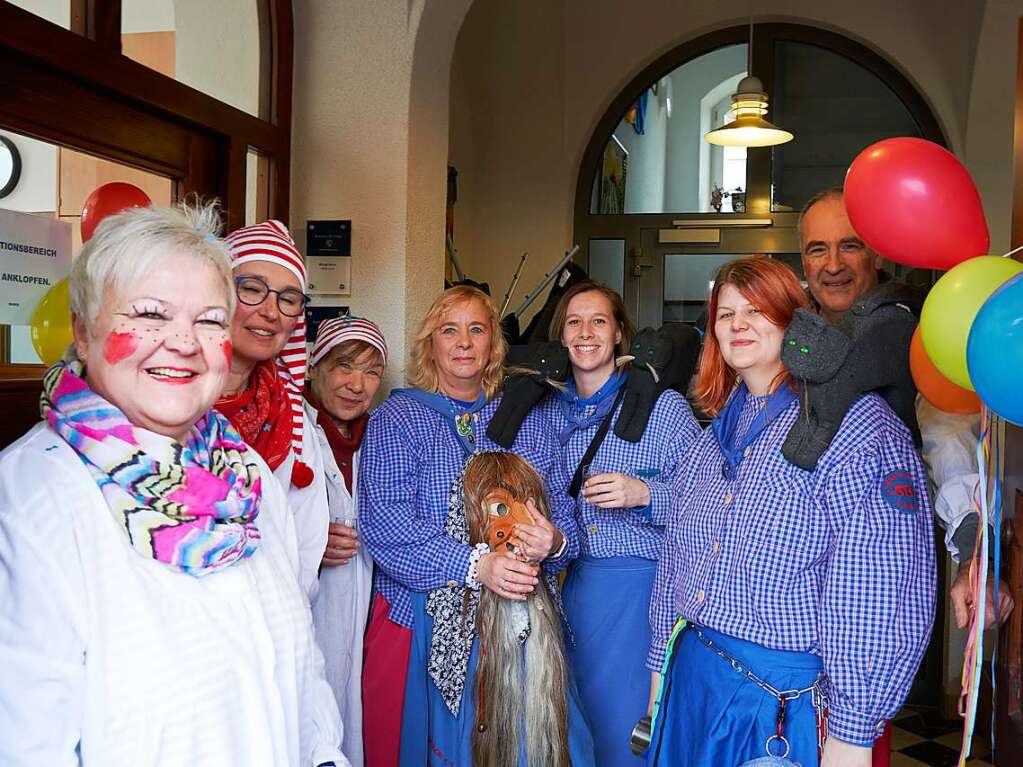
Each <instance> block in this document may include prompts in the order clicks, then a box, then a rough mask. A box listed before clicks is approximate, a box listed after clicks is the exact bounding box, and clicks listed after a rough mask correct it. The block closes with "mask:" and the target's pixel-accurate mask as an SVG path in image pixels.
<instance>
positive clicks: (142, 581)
mask: <svg viewBox="0 0 1023 767" xmlns="http://www.w3.org/2000/svg"><path fill="white" fill-rule="evenodd" d="M218 228H219V219H218V214H217V211H216V209H215V208H213V207H206V208H200V209H190V208H180V209H177V210H164V209H156V208H141V209H132V210H129V211H126V212H123V213H120V214H118V215H115V216H111V217H110V218H108V219H106V220H105V221H103V223H102V224H101V225H100V226H99V227H98V229H97V231H96V233H95V235H94V236H93V237H92V239H90V240H89V241H88V242H87V243H86V245H85V246H84V248H83V249H82V253H81V255H80V256H79V257H78V259H77V260H76V262H75V264H74V267H73V270H72V274H71V279H70V290H71V308H72V318H73V328H74V338H75V343H74V346H73V347H72V348H70V349H69V350H68V353H67V355H66V356H65V359H64V361H62V362H60V363H58V364H57V365H55V366H53V367H52V368H50V370H49V371H48V372H47V374H46V377H45V379H44V385H43V396H42V400H41V408H42V416H43V421H42V422H41V423H39V424H37V425H36V426H35V427H33V428H32V429H31V430H30V431H29V432H28V433H27V434H26V435H25V436H23V437H22V438H21V439H20V440H18V441H17V442H15V443H14V444H13V445H11V446H10V447H8V448H7V449H6V450H5V451H3V453H0V666H2V667H3V669H4V671H3V674H2V675H0V763H2V764H4V765H6V766H7V767H21V766H24V767H29V766H31V767H38V765H58V764H59V765H81V766H82V767H129V766H130V767H178V766H180V767H192V766H193V765H197V764H201V765H207V764H209V765H213V764H238V765H246V767H282V766H285V765H287V766H288V767H308V766H309V765H324V764H334V765H337V767H341V765H347V764H348V762H347V760H346V759H345V758H344V756H343V755H342V753H341V750H340V741H341V732H340V728H339V721H338V712H337V706H336V704H335V703H334V700H333V696H332V695H331V692H330V688H329V687H328V685H327V683H326V681H325V679H324V676H323V661H322V657H321V655H320V652H319V649H318V648H317V646H316V642H315V640H314V637H313V631H312V621H311V616H310V612H309V607H308V603H307V601H306V598H305V595H304V593H303V592H302V589H301V588H300V586H299V582H298V578H297V571H298V552H297V546H296V539H295V529H294V524H293V521H292V519H291V516H290V514H289V513H288V510H287V499H286V498H285V496H284V493H283V491H282V490H281V488H280V487H279V485H278V484H277V482H275V481H274V480H273V479H272V474H271V471H270V468H269V467H268V466H267V464H266V462H265V461H264V460H263V459H262V458H261V457H260V456H259V455H258V454H257V453H256V452H255V451H253V450H251V449H250V448H249V447H248V446H247V445H246V444H245V442H244V441H243V440H242V438H241V436H240V435H239V434H238V432H237V431H236V430H235V429H234V428H233V427H232V426H231V424H230V423H229V422H228V421H227V419H225V418H224V417H223V416H221V415H220V414H218V413H217V412H215V411H213V410H211V407H212V405H213V403H214V401H215V400H216V398H217V396H218V395H219V393H220V391H221V390H222V388H223V385H224V382H225V381H226V379H227V377H228V374H229V366H230V361H231V354H230V351H231V344H230V339H229V330H228V328H229V325H230V319H231V315H232V311H233V309H234V292H233V286H232V284H231V271H230V263H229V256H228V253H227V250H226V248H225V246H224V243H223V241H222V240H220V239H218V238H217V236H216V233H217V230H218Z"/></svg>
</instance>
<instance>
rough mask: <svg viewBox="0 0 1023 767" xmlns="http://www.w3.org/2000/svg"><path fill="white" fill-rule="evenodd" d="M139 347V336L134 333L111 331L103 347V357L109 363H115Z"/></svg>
mask: <svg viewBox="0 0 1023 767" xmlns="http://www.w3.org/2000/svg"><path fill="white" fill-rule="evenodd" d="M138 348H139V337H138V336H137V335H135V334H134V333H118V332H116V331H115V332H113V333H111V334H110V335H108V336H107V341H106V344H105V345H104V347H103V359H105V360H106V361H107V363H108V364H110V365H116V364H117V363H118V362H121V361H123V360H125V359H127V358H128V357H130V356H131V355H133V354H134V353H135V351H136V350H137V349H138Z"/></svg>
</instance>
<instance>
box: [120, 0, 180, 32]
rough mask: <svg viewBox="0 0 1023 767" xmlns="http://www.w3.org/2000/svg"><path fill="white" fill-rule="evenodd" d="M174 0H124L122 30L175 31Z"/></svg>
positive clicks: (122, 5)
mask: <svg viewBox="0 0 1023 767" xmlns="http://www.w3.org/2000/svg"><path fill="white" fill-rule="evenodd" d="M174 29H175V27H174V0H122V2H121V32H122V33H123V34H132V33H135V32H173V31H174Z"/></svg>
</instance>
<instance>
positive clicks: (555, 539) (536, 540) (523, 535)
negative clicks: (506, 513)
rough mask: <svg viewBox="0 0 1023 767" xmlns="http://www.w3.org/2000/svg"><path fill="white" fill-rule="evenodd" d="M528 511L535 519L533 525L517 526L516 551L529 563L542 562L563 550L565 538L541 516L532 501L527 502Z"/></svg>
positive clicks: (514, 542)
mask: <svg viewBox="0 0 1023 767" xmlns="http://www.w3.org/2000/svg"><path fill="white" fill-rule="evenodd" d="M526 509H527V510H528V511H529V516H530V517H532V518H533V524H531V525H523V524H518V525H515V540H514V541H513V544H514V545H515V550H516V552H517V553H518V555H519V557H520V558H521V559H523V560H525V561H527V562H540V561H542V560H544V559H546V558H547V557H549V556H550V555H551V554H553V553H554V552H555V551H557V550H558V549H560V548H561V545H562V544H563V543H564V540H565V538H564V536H563V535H562V533H561V531H560V530H559V529H558V528H556V527H555V526H554V525H552V524H551V522H550V520H549V519H547V518H546V517H545V516H544V515H543V514H541V513H540V512H539V511H538V510H537V508H536V504H535V503H533V501H532V499H530V500H528V501H526Z"/></svg>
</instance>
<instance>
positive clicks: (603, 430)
mask: <svg viewBox="0 0 1023 767" xmlns="http://www.w3.org/2000/svg"><path fill="white" fill-rule="evenodd" d="M624 396H625V386H622V387H621V388H620V389H618V394H616V395H615V401H614V404H613V405H611V409H610V410H609V411H608V412H607V415H606V416H604V420H603V421H601V422H600V428H599V429H597V433H596V434H594V435H593V439H592V440H590V444H589V447H587V448H586V452H585V453H583V457H582V458H580V459H579V465H578V466H576V467H575V474H574V475H572V482H571V483H570V484H569V486H568V494H569V495H570V496H572V497H573V498H578V497H579V490H580V489H581V488H582V486H583V470H584V469H585V468H586V467H587V466H589V465H590V461H592V460H593V456H595V455H596V454H597V450H599V449H600V446H601V444H603V442H604V437H606V436H607V430H608V429H610V428H611V420H612V419H613V418H614V416H615V411H617V410H618V405H619V404H620V403H621V401H622V398H623V397H624Z"/></svg>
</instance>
